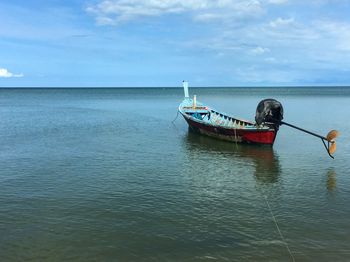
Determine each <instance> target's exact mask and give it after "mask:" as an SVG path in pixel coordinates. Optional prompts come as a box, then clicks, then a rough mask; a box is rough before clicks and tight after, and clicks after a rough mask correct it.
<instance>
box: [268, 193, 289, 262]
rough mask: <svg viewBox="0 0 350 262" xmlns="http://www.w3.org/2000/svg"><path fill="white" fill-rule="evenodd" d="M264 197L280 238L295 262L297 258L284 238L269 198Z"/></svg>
mask: <svg viewBox="0 0 350 262" xmlns="http://www.w3.org/2000/svg"><path fill="white" fill-rule="evenodd" d="M262 195H263V196H264V199H265V202H266V204H267V207H268V208H269V210H270V214H271V216H272V219H273V222H274V223H275V225H276V228H277V231H278V233H279V235H280V237H281V239H282V242H283V243H284V244H285V246H286V248H287V250H288V253H289V255H290V257H291V259H292V261H293V262H295V258H294V256H293V253H292V251H291V250H290V248H289V245H288V243H287V241H286V240H285V238H284V236H283V234H282V232H281V230H280V227H279V226H278V223H277V219H276V217H275V215H274V214H273V212H272V209H271V206H270V203H269V201H268V199H267V197H266V196H265V195H264V194H262Z"/></svg>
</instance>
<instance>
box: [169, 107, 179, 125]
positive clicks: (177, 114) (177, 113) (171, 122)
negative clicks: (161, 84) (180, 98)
mask: <svg viewBox="0 0 350 262" xmlns="http://www.w3.org/2000/svg"><path fill="white" fill-rule="evenodd" d="M178 116H179V110H177V114H176V117H175V119H174V120H173V121H171V123H174V122H175V120H176V119H177V117H178Z"/></svg>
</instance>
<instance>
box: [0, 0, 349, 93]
mask: <svg viewBox="0 0 350 262" xmlns="http://www.w3.org/2000/svg"><path fill="white" fill-rule="evenodd" d="M349 14H350V0H308V1H302V0H187V1H182V0H163V1H161V0H148V1H146V0H109V1H107V0H69V1H68V0H32V1H31V0H28V1H23V0H11V1H10V0H2V1H1V2H0V18H1V26H0V86H2V87H11V86H19V87H31V86H34V87H36V86H38V87H70V86H72V87H100V86H103V87H134V86H136V87H142V86H155V87H167V86H177V85H180V84H181V81H182V80H183V79H186V80H188V81H189V82H190V84H191V85H192V86H294V85H350V16H349Z"/></svg>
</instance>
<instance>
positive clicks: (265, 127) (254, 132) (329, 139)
mask: <svg viewBox="0 0 350 262" xmlns="http://www.w3.org/2000/svg"><path fill="white" fill-rule="evenodd" d="M183 88H184V94H185V97H184V100H183V101H182V103H181V104H180V105H179V108H178V111H179V112H180V114H181V115H182V116H183V117H184V119H185V120H186V122H187V123H188V125H189V128H190V129H192V130H193V131H195V132H197V133H200V134H202V135H206V136H210V137H214V138H218V139H221V140H227V141H231V142H235V143H248V144H262V145H270V146H272V145H273V144H274V142H275V140H276V136H277V133H278V130H279V127H280V126H281V125H282V124H284V125H287V126H289V127H292V128H295V129H298V130H300V131H303V132H305V133H308V134H310V135H313V136H316V137H318V138H321V140H322V142H323V144H324V146H325V148H326V150H327V152H328V154H329V156H330V157H332V158H333V156H332V154H333V153H334V152H335V150H336V144H335V138H336V137H337V136H338V131H336V130H332V131H331V132H329V133H328V134H327V136H326V137H324V136H321V135H318V134H315V133H313V132H310V131H307V130H305V129H302V128H300V127H297V126H294V125H292V124H288V123H286V122H284V121H282V120H283V106H282V104H281V103H280V102H278V101H277V100H275V99H264V100H262V101H261V102H260V103H259V104H258V106H257V109H256V116H255V122H252V121H248V120H243V119H241V118H238V117H236V116H233V115H231V114H227V113H224V112H221V111H218V110H216V109H214V108H212V107H210V106H208V105H206V104H203V103H201V102H199V101H197V97H196V96H194V97H193V99H192V98H190V97H189V91H188V82H186V81H183Z"/></svg>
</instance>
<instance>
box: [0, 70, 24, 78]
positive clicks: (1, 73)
mask: <svg viewBox="0 0 350 262" xmlns="http://www.w3.org/2000/svg"><path fill="white" fill-rule="evenodd" d="M23 76H24V75H23V74H13V73H11V72H9V71H8V70H7V69H6V68H0V77H5V78H9V77H23Z"/></svg>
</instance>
